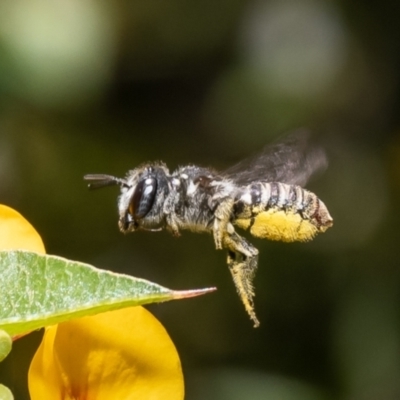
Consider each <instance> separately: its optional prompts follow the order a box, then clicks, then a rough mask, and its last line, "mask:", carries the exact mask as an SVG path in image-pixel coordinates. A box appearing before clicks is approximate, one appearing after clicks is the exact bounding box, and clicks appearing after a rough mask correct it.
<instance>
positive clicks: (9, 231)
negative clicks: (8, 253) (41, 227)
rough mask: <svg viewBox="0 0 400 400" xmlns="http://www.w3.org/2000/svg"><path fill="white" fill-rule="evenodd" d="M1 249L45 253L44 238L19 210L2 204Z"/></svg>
mask: <svg viewBox="0 0 400 400" xmlns="http://www.w3.org/2000/svg"><path fill="white" fill-rule="evenodd" d="M0 250H28V251H36V252H37V253H45V252H46V251H45V249H44V245H43V241H42V238H41V237H40V235H39V234H38V233H37V232H36V230H35V228H34V227H33V226H32V225H31V224H30V223H29V222H28V221H27V220H26V219H25V218H24V217H23V216H22V215H21V214H20V213H19V212H17V211H15V210H13V209H12V208H10V207H7V206H4V205H2V204H0Z"/></svg>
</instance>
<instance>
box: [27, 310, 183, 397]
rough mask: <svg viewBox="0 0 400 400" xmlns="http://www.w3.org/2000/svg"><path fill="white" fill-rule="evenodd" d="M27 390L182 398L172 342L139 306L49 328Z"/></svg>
mask: <svg viewBox="0 0 400 400" xmlns="http://www.w3.org/2000/svg"><path fill="white" fill-rule="evenodd" d="M53 332H56V333H55V334H54V333H53ZM53 342H54V346H53ZM49 343H50V344H49ZM51 368H53V371H56V373H57V375H58V376H57V377H54V376H53V371H50V369H51ZM50 379H51V380H52V383H50V382H49V380H50ZM57 385H59V388H58V390H54V388H55V386H57ZM29 390H30V394H31V399H32V400H48V399H49V400H50V399H51V400H57V399H65V400H66V399H74V400H84V399H85V400H114V399H118V400H133V399H143V400H146V399H163V400H164V399H166V400H181V399H183V397H184V385H183V376H182V370H181V365H180V361H179V357H178V354H177V352H176V349H175V346H174V344H173V343H172V341H171V339H170V338H169V336H168V334H167V332H166V331H165V329H164V327H163V326H162V325H161V324H160V322H158V321H157V319H156V318H154V317H153V315H152V314H150V313H149V312H148V311H147V310H146V309H144V308H143V307H130V308H125V309H121V310H117V311H110V312H107V313H103V314H98V315H95V316H91V317H84V318H80V319H76V320H72V321H68V322H65V323H62V324H60V325H58V326H57V327H52V328H50V329H48V330H47V331H46V334H45V337H44V339H43V342H42V344H41V346H40V348H39V350H38V351H37V353H36V355H35V357H34V359H33V361H32V364H31V367H30V370H29Z"/></svg>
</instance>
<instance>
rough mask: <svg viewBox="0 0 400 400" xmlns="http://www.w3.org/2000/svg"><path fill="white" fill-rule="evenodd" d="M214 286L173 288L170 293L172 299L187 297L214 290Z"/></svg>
mask: <svg viewBox="0 0 400 400" xmlns="http://www.w3.org/2000/svg"><path fill="white" fill-rule="evenodd" d="M216 290H217V288H216V287H210V288H204V289H192V290H175V291H173V293H172V298H173V299H174V300H179V299H188V298H190V297H196V296H202V295H203V294H207V293H211V292H215V291H216Z"/></svg>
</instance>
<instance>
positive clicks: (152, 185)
mask: <svg viewBox="0 0 400 400" xmlns="http://www.w3.org/2000/svg"><path fill="white" fill-rule="evenodd" d="M156 192H157V180H156V179H155V178H146V179H143V180H141V181H140V182H139V183H138V184H137V185H136V188H135V191H134V192H133V195H132V198H131V200H130V203H129V214H131V215H132V217H133V218H134V219H141V218H144V217H145V216H146V215H147V214H148V213H149V211H150V210H151V208H152V207H153V204H154V200H155V198H156Z"/></svg>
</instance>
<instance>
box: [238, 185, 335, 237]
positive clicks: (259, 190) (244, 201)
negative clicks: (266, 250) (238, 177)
mask: <svg viewBox="0 0 400 400" xmlns="http://www.w3.org/2000/svg"><path fill="white" fill-rule="evenodd" d="M233 217H234V219H233V223H234V224H235V225H238V226H239V227H240V228H243V229H246V230H249V231H250V233H251V234H252V235H254V236H256V237H261V238H266V239H270V240H281V241H284V242H294V241H307V240H311V239H312V238H313V237H314V236H315V235H316V234H317V233H318V232H325V231H326V230H327V229H328V228H329V227H330V226H332V224H333V220H332V217H331V216H330V215H329V212H328V210H327V208H326V206H325V204H324V203H323V202H322V201H321V200H320V199H319V198H318V197H317V196H316V195H315V194H314V193H312V192H309V191H308V190H305V189H303V188H301V187H300V186H296V185H287V184H284V183H279V182H270V183H262V182H258V183H252V184H251V185H248V186H245V187H243V188H242V189H241V190H240V191H239V193H238V194H237V196H236V199H235V205H234V216H233Z"/></svg>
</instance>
